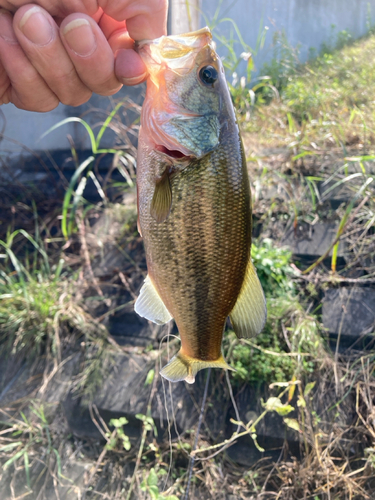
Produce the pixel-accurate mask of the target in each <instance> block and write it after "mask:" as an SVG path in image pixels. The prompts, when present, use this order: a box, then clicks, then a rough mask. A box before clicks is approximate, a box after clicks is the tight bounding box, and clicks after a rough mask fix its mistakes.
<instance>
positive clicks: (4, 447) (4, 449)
mask: <svg viewBox="0 0 375 500" xmlns="http://www.w3.org/2000/svg"><path fill="white" fill-rule="evenodd" d="M20 444H23V443H22V441H17V442H16V443H10V444H6V445H5V446H2V447H1V448H0V451H9V450H13V448H17V446H19V445H20Z"/></svg>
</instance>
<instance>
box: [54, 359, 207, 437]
mask: <svg viewBox="0 0 375 500" xmlns="http://www.w3.org/2000/svg"><path fill="white" fill-rule="evenodd" d="M157 355H158V351H154V352H152V353H150V354H149V355H148V356H147V355H145V354H144V355H138V354H135V353H121V354H116V355H115V357H114V360H113V364H112V369H111V371H110V373H109V374H108V376H107V377H106V379H105V380H103V384H102V385H101V387H100V388H99V389H98V392H97V394H96V395H95V397H94V399H93V404H94V405H95V406H96V407H97V409H98V411H99V413H100V415H101V417H102V418H103V419H104V420H105V421H106V422H107V424H108V422H109V421H110V420H111V419H112V418H119V417H122V416H125V417H126V418H127V419H128V421H129V424H127V425H126V427H125V429H124V430H125V433H126V434H127V435H129V437H130V438H131V439H137V438H138V437H139V433H140V429H141V425H142V424H141V421H140V420H139V419H137V418H136V415H137V414H142V415H146V414H147V408H148V403H149V398H150V395H151V390H152V384H146V383H145V382H146V378H147V375H148V373H149V372H150V370H152V369H154V368H155V359H156V357H157ZM163 383H164V387H165V392H164V389H163ZM156 384H157V385H156V390H155V392H154V395H153V399H152V403H151V416H152V418H153V419H154V421H155V423H156V425H157V427H158V428H159V431H160V434H161V435H163V433H164V432H165V431H166V429H167V428H168V417H169V419H170V420H172V415H173V414H174V415H175V419H176V425H177V428H178V429H179V430H180V431H181V430H186V429H190V428H192V427H193V426H194V425H195V424H196V422H197V420H198V412H197V410H196V407H195V406H194V400H198V401H199V399H200V398H201V395H202V393H203V390H202V387H201V384H199V383H198V384H197V383H196V384H194V385H193V386H189V385H188V384H186V383H185V382H181V383H178V384H172V385H171V392H170V391H169V388H168V382H166V381H164V380H162V378H161V376H160V375H158V379H157V382H156ZM165 406H167V408H168V416H167V411H166V408H165ZM172 406H173V410H172ZM64 410H65V415H66V418H67V420H68V423H69V427H70V429H71V431H72V432H73V433H74V434H75V435H77V436H79V437H81V438H87V437H90V438H95V439H100V438H101V435H100V432H99V431H98V429H97V427H96V426H95V424H94V423H93V422H92V419H91V416H90V413H89V410H88V407H87V406H86V405H85V404H82V403H81V401H80V400H77V399H74V398H73V397H72V396H71V395H70V396H69V397H68V398H67V399H66V400H65V402H64Z"/></svg>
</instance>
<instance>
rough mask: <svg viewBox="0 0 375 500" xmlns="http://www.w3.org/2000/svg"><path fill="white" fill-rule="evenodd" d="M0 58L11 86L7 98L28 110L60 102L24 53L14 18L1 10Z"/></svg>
mask: <svg viewBox="0 0 375 500" xmlns="http://www.w3.org/2000/svg"><path fill="white" fill-rule="evenodd" d="M0 60H1V63H2V65H3V68H4V70H5V73H6V74H7V75H8V78H9V80H10V83H11V85H10V86H9V87H8V89H7V91H6V98H7V99H8V100H9V101H10V102H13V104H15V105H16V106H17V107H18V108H20V109H26V110H28V111H50V110H52V109H54V108H56V106H57V105H58V104H59V100H58V98H57V97H56V95H55V94H54V93H53V92H52V91H51V90H50V89H49V87H48V86H47V84H46V83H45V82H44V80H43V78H42V77H41V76H40V75H39V74H38V72H37V71H36V70H35V68H34V67H33V66H32V64H31V63H30V61H29V60H28V59H27V57H26V55H25V54H24V52H23V50H22V48H21V46H20V45H19V43H18V41H17V38H16V35H15V33H14V29H13V18H12V16H11V15H10V14H9V13H6V12H5V11H3V10H0Z"/></svg>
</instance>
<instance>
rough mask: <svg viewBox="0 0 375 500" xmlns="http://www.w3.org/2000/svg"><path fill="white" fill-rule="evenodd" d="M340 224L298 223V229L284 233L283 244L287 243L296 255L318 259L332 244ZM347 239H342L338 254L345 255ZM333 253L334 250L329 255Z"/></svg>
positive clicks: (291, 229)
mask: <svg viewBox="0 0 375 500" xmlns="http://www.w3.org/2000/svg"><path fill="white" fill-rule="evenodd" d="M337 229H338V224H336V223H330V222H325V223H317V224H314V225H313V226H312V225H310V224H306V223H302V224H298V227H297V229H296V231H295V230H294V228H293V227H292V228H290V229H289V230H288V231H287V232H286V233H285V235H284V237H283V239H282V241H281V245H287V246H289V247H290V249H291V251H292V252H293V254H294V255H295V256H305V257H309V258H313V259H316V258H318V257H320V256H322V255H324V254H325V253H326V252H327V250H328V249H329V248H330V246H331V245H332V243H333V241H334V239H335V237H336V234H337ZM345 250H346V245H345V241H340V245H339V249H338V256H339V257H343V256H344V255H345ZM331 254H332V251H331V252H330V254H329V255H331Z"/></svg>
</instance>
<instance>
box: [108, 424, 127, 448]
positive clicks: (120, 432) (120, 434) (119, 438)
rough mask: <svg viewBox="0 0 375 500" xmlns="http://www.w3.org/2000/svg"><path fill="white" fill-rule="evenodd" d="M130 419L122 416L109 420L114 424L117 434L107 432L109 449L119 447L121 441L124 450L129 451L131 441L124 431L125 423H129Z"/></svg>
mask: <svg viewBox="0 0 375 500" xmlns="http://www.w3.org/2000/svg"><path fill="white" fill-rule="evenodd" d="M128 423H129V421H128V419H127V418H125V417H120V418H112V419H111V420H110V421H109V425H112V426H113V427H114V428H115V429H116V434H115V435H114V436H113V435H112V434H111V433H110V432H107V433H106V437H107V439H108V442H107V444H106V449H107V450H114V449H115V448H116V447H117V444H118V442H120V443H121V446H122V447H123V448H124V450H126V451H129V450H130V448H131V443H130V439H129V436H127V435H126V434H125V432H124V429H123V427H124V425H126V424H128Z"/></svg>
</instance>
